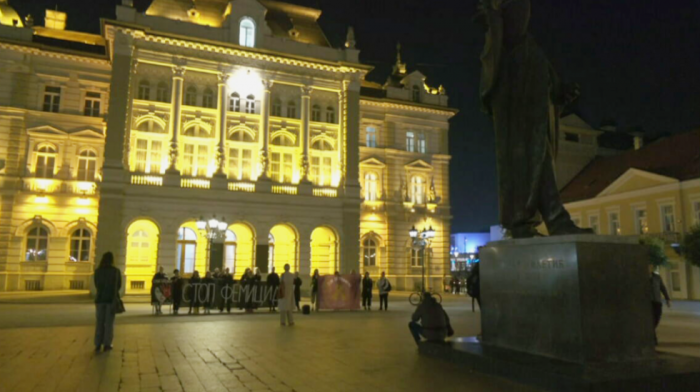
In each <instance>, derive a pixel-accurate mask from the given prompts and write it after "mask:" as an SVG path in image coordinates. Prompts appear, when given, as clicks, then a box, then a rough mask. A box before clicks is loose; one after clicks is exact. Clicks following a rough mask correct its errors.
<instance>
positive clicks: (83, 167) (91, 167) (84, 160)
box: [78, 150, 97, 181]
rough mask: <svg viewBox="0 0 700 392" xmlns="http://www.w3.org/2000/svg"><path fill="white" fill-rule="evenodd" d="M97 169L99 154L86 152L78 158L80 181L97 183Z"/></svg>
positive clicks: (90, 151)
mask: <svg viewBox="0 0 700 392" xmlns="http://www.w3.org/2000/svg"><path fill="white" fill-rule="evenodd" d="M96 168H97V154H96V153H95V152H94V151H92V150H85V151H83V152H81V153H80V155H79V156H78V181H95V170H96Z"/></svg>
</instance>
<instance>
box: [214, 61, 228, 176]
mask: <svg viewBox="0 0 700 392" xmlns="http://www.w3.org/2000/svg"><path fill="white" fill-rule="evenodd" d="M228 77H229V76H228V74H226V73H220V74H219V85H218V94H219V95H218V97H219V100H218V104H217V109H218V113H219V122H218V124H217V127H218V131H219V151H218V154H217V156H216V160H217V166H218V168H217V170H216V174H215V176H216V177H226V172H225V171H224V170H225V167H226V82H227V80H228Z"/></svg>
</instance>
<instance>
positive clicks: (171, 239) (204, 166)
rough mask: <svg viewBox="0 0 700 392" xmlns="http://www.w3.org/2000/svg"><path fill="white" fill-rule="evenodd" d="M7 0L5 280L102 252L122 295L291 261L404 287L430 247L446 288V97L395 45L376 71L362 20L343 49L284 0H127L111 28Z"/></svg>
mask: <svg viewBox="0 0 700 392" xmlns="http://www.w3.org/2000/svg"><path fill="white" fill-rule="evenodd" d="M0 3H2V4H0V6H1V8H0V11H2V19H1V21H2V25H0V52H1V53H2V56H1V57H0V59H1V60H0V67H2V71H3V72H2V73H0V138H1V139H2V143H0V184H1V190H2V203H0V290H37V289H39V290H56V289H87V288H88V287H89V277H90V275H91V273H92V270H93V268H94V264H95V263H96V262H98V261H99V257H100V255H101V254H102V253H104V252H107V251H112V252H113V253H114V255H115V257H116V261H117V265H118V266H119V267H120V268H121V269H122V270H123V271H124V273H125V275H126V291H127V293H129V292H133V293H139V292H145V291H147V290H148V289H149V288H150V279H151V276H152V275H153V274H154V272H155V270H156V268H157V266H163V267H165V269H166V271H168V272H169V271H172V269H174V268H179V269H180V270H181V271H183V272H184V273H185V274H190V273H191V272H192V271H194V270H195V269H196V270H200V271H204V270H210V269H213V268H215V267H221V268H225V267H228V268H231V269H233V270H234V271H235V274H236V275H237V276H239V275H240V274H241V273H242V272H243V270H244V269H245V268H252V267H256V266H257V267H260V268H261V269H262V270H263V271H266V270H267V269H268V268H270V267H276V268H277V269H280V268H281V267H282V266H283V265H284V264H286V263H289V264H291V265H292V268H293V269H295V270H298V271H300V273H301V274H302V275H306V276H308V275H309V274H310V273H311V272H312V271H313V270H314V269H319V270H320V272H321V273H323V274H327V273H333V272H334V271H336V270H339V271H343V272H350V271H352V270H356V271H364V270H367V271H370V272H371V273H372V274H378V273H379V272H380V271H386V273H387V275H388V276H389V278H390V279H391V280H392V281H393V282H394V284H395V286H396V287H397V288H406V289H413V288H414V287H415V286H416V285H418V284H419V282H420V280H421V272H422V267H421V263H423V262H425V264H426V267H427V268H426V274H427V275H428V276H429V277H430V285H431V286H433V287H434V288H439V287H441V284H442V280H443V276H444V275H445V274H448V273H449V256H448V253H449V230H450V208H449V198H448V195H449V183H448V162H449V155H448V149H447V132H448V128H449V124H448V119H449V118H450V117H451V116H453V115H454V114H455V110H453V109H450V108H449V107H448V106H447V96H446V95H445V93H444V90H443V89H442V88H439V89H434V88H430V87H429V86H427V85H426V84H425V77H424V76H423V75H421V74H420V73H419V72H413V73H408V72H407V71H406V67H405V64H403V63H401V61H400V59H398V60H397V64H396V67H395V69H394V72H393V74H392V75H391V76H390V77H389V79H388V80H387V83H385V84H384V85H379V84H373V83H369V82H366V81H365V76H366V74H367V73H368V72H369V71H370V70H371V67H369V66H366V65H363V64H361V63H360V62H359V51H358V50H357V49H356V48H355V42H354V37H353V33H352V30H350V31H349V32H348V37H347V41H346V43H345V47H343V48H334V47H332V46H331V45H330V44H329V42H328V40H327V39H326V37H325V35H324V34H323V32H322V31H321V29H320V28H319V26H318V24H317V20H318V18H319V16H320V11H318V10H315V9H310V8H305V7H300V6H296V5H291V4H287V3H282V2H277V1H267V0H233V1H226V0H198V1H197V2H196V3H193V2H192V1H190V0H153V2H152V3H151V4H150V6H149V7H148V9H147V10H146V12H145V13H141V12H138V11H137V10H136V9H135V8H133V6H132V4H131V1H129V0H125V1H123V2H122V3H123V4H122V5H120V6H118V7H117V18H116V20H104V21H103V26H102V31H103V34H102V35H93V34H87V33H82V32H75V31H67V30H65V20H66V15H65V14H63V13H60V12H56V11H47V17H46V20H45V26H43V27H39V26H33V23H32V21H31V20H26V19H25V20H22V19H21V18H20V16H19V15H17V14H16V13H14V10H12V8H11V7H10V6H9V5H8V4H7V3H6V2H4V1H2V2H0ZM212 216H215V217H216V218H217V220H218V221H219V222H218V223H217V226H220V227H218V229H220V236H219V237H217V238H214V239H210V238H209V236H208V235H207V231H206V230H203V229H202V227H199V225H197V221H202V219H201V218H204V220H210V219H211V217H212ZM213 223H215V222H212V224H213ZM413 226H415V227H416V228H417V229H419V230H421V229H423V228H428V227H430V226H432V227H433V228H434V229H435V231H436V236H435V239H434V240H433V242H432V246H431V249H430V250H429V251H427V252H425V255H424V254H422V253H421V252H419V251H415V250H412V248H411V244H410V241H409V235H408V231H409V229H410V228H411V227H413Z"/></svg>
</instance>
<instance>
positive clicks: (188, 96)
mask: <svg viewBox="0 0 700 392" xmlns="http://www.w3.org/2000/svg"><path fill="white" fill-rule="evenodd" d="M184 103H185V105H187V106H197V89H196V88H195V87H194V86H190V87H187V90H185V102H184Z"/></svg>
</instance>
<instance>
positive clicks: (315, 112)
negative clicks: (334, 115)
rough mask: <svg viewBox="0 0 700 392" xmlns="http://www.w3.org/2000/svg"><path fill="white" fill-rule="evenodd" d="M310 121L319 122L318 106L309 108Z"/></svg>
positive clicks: (319, 110) (319, 111)
mask: <svg viewBox="0 0 700 392" xmlns="http://www.w3.org/2000/svg"><path fill="white" fill-rule="evenodd" d="M311 121H316V122H318V121H321V107H320V106H318V105H314V106H313V107H312V108H311Z"/></svg>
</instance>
